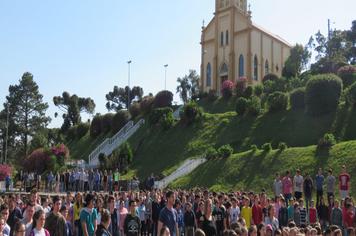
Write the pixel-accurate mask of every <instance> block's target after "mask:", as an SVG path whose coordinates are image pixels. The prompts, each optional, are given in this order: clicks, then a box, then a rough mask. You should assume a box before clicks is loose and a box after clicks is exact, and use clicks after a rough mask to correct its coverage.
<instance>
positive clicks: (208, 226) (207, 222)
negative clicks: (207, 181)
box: [201, 199, 218, 236]
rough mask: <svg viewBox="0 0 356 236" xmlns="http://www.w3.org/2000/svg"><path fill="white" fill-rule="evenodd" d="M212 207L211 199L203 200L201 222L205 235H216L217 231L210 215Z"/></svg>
mask: <svg viewBox="0 0 356 236" xmlns="http://www.w3.org/2000/svg"><path fill="white" fill-rule="evenodd" d="M212 208H213V203H212V201H211V199H207V200H205V204H204V216H203V218H204V220H203V222H202V227H201V228H202V230H203V231H204V233H205V234H206V235H209V236H218V231H217V229H216V225H215V224H214V221H213V216H212Z"/></svg>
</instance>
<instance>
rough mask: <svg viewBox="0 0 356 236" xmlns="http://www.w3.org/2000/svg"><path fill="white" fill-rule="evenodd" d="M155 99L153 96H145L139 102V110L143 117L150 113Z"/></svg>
mask: <svg viewBox="0 0 356 236" xmlns="http://www.w3.org/2000/svg"><path fill="white" fill-rule="evenodd" d="M154 99H155V97H153V96H145V97H144V98H143V99H142V101H141V102H140V110H141V112H142V114H143V115H146V114H148V113H150V112H151V111H152V107H153V102H154Z"/></svg>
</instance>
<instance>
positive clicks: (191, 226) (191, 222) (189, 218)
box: [183, 202, 196, 236]
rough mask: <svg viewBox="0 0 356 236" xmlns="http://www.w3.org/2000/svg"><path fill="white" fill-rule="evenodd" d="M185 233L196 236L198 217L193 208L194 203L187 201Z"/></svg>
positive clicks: (187, 235)
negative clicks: (196, 217)
mask: <svg viewBox="0 0 356 236" xmlns="http://www.w3.org/2000/svg"><path fill="white" fill-rule="evenodd" d="M183 219H184V232H185V233H184V235H185V236H194V232H195V229H196V219H195V214H194V212H193V209H192V204H191V203H190V202H187V204H186V211H185V213H184V218H183Z"/></svg>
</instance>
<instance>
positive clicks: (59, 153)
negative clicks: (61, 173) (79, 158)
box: [51, 143, 69, 159]
mask: <svg viewBox="0 0 356 236" xmlns="http://www.w3.org/2000/svg"><path fill="white" fill-rule="evenodd" d="M51 152H52V154H53V155H55V156H56V157H63V158H64V159H67V158H69V149H68V148H67V146H66V145H64V144H63V143H62V144H58V145H56V146H53V147H52V148H51Z"/></svg>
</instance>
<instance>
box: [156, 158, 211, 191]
mask: <svg viewBox="0 0 356 236" xmlns="http://www.w3.org/2000/svg"><path fill="white" fill-rule="evenodd" d="M206 161H207V160H206V159H205V158H197V159H190V160H186V161H185V162H184V163H183V164H182V165H181V166H180V167H179V168H178V169H177V170H176V171H174V172H173V173H172V174H171V175H169V176H167V177H165V178H164V179H162V180H160V181H155V185H154V187H155V188H158V189H163V188H166V187H167V186H168V185H169V184H170V183H171V182H173V181H174V180H176V179H178V178H180V177H183V176H185V175H187V174H189V173H190V172H192V171H193V170H194V169H195V168H197V167H198V166H200V165H201V164H203V163H205V162H206Z"/></svg>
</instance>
